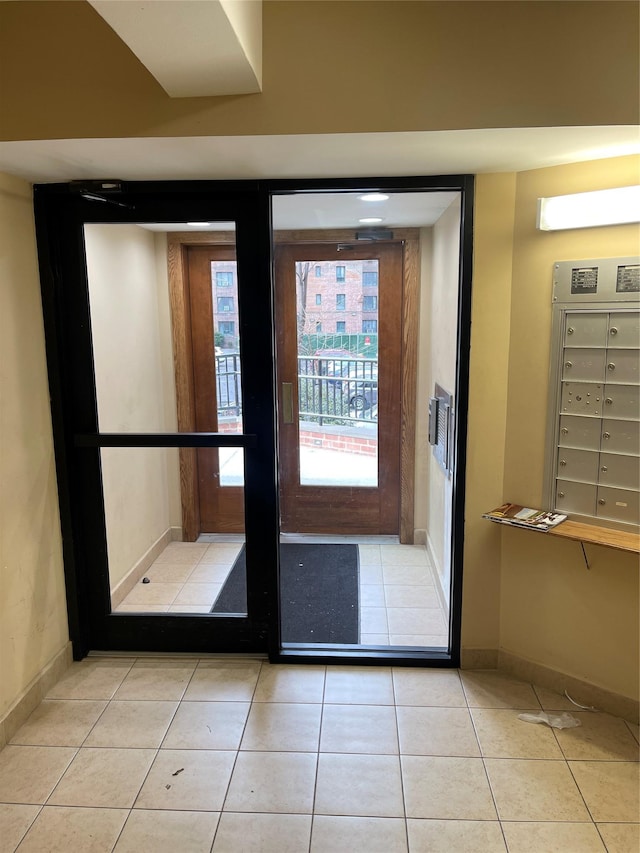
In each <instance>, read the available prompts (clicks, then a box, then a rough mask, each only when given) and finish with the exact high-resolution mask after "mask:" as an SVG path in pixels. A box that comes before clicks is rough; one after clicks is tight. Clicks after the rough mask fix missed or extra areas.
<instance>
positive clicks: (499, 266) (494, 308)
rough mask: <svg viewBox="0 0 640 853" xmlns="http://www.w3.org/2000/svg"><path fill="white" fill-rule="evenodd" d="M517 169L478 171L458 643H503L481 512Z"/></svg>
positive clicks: (489, 491)
mask: <svg viewBox="0 0 640 853" xmlns="http://www.w3.org/2000/svg"><path fill="white" fill-rule="evenodd" d="M515 192H516V175H514V174H500V175H479V176H478V177H477V180H476V199H475V209H474V259H473V286H472V307H471V319H472V325H471V359H470V366H469V416H468V437H467V483H466V503H465V542H464V579H463V599H462V647H463V649H498V647H499V645H500V565H501V540H500V535H499V533H498V532H497V531H496V530H495V529H494V526H493V525H491V524H490V523H489V522H488V521H483V520H482V519H481V515H482V513H483V512H486V510H487V508H491V507H493V506H497V505H498V504H500V503H502V500H503V494H504V482H503V481H504V453H505V450H504V443H505V435H506V416H507V380H508V375H509V341H510V326H509V322H510V312H511V273H512V244H513V226H514V206H515Z"/></svg>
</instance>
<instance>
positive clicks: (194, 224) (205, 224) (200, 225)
mask: <svg viewBox="0 0 640 853" xmlns="http://www.w3.org/2000/svg"><path fill="white" fill-rule="evenodd" d="M187 225H188V226H189V228H207V227H208V226H209V225H211V223H210V222H187Z"/></svg>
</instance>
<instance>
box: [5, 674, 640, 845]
mask: <svg viewBox="0 0 640 853" xmlns="http://www.w3.org/2000/svg"><path fill="white" fill-rule="evenodd" d="M567 704H568V703H567V700H566V699H564V697H561V696H555V695H554V694H552V693H550V692H549V691H546V690H537V689H535V688H534V687H532V686H531V685H529V684H524V683H521V682H516V681H513V680H511V679H509V678H507V677H505V676H503V675H500V674H498V673H495V672H462V673H458V672H457V671H455V670H447V671H445V670H433V669H403V668H389V667H380V668H375V669H374V668H370V667H332V666H327V667H324V666H308V667H301V666H279V665H270V664H268V663H266V662H261V661H259V660H248V659H224V660H221V659H213V658H209V659H202V660H196V659H190V658H178V659H170V658H165V659H163V658H137V659H128V658H87V659H86V660H84V661H82V662H80V663H75V664H73V665H72V667H71V668H70V669H69V670H68V672H67V673H66V674H65V676H64V677H63V678H62V680H61V681H60V682H59V683H58V684H57V685H56V687H55V688H54V689H53V690H52V691H51V692H50V693H49V695H48V697H47V698H46V699H45V700H44V701H43V702H42V704H41V705H40V706H39V707H38V709H37V710H36V711H34V713H33V714H32V715H31V717H30V718H29V720H28V721H27V722H26V723H25V724H24V726H23V727H22V728H21V729H20V730H19V731H18V733H17V734H16V735H15V737H14V738H13V739H12V741H11V742H10V744H9V745H8V746H6V747H5V749H4V750H3V751H2V752H0V851H2V853H11V851H15V850H18V851H19V853H30V851H31V853H43V851H51V853H56V851H62V853H68V851H78V853H85V851H88V853H110V851H116V853H125V851H132V853H146V851H150V852H151V851H152V853H165V851H166V853H169V851H171V853H176V851H179V853H211V851H213V853H222V851H225V853H244V851H262V853H341V851H348V853H376V851H379V853H407V851H410V852H411V853H422V852H423V851H436V853H438V851H440V852H441V853H499V851H501V852H502V853H505V851H510V853H531V851H534V853H554V851H558V853H592V851H593V853H595V851H605V850H608V851H609V853H637V851H638V849H639V845H640V835H639V831H638V822H637V821H638V815H639V811H638V810H639V802H638V763H637V759H638V740H637V739H638V727H637V726H633V725H631V724H628V723H626V722H624V721H623V720H621V719H618V718H615V717H611V716H608V715H606V714H593V713H589V712H576V710H575V708H573V706H571V710H572V713H575V716H579V717H580V719H581V721H582V726H581V727H580V728H576V729H569V730H564V731H556V730H554V729H550V728H547V727H546V726H542V725H532V724H529V723H525V722H522V721H520V720H518V719H517V715H518V713H520V712H521V710H522V709H529V710H532V711H536V710H537V711H539V710H540V708H541V707H543V708H544V709H545V710H549V711H552V710H558V711H563V710H566V706H567Z"/></svg>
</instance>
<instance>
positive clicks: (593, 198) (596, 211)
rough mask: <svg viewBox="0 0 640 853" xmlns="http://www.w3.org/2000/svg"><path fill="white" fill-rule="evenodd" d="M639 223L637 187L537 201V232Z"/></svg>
mask: <svg viewBox="0 0 640 853" xmlns="http://www.w3.org/2000/svg"><path fill="white" fill-rule="evenodd" d="M628 222H640V186H634V187H617V188H616V189H611V190H597V191H595V192H589V193H574V194H573V195H557V196H553V197H552V198H539V199H538V224H537V227H538V228H539V229H540V231H561V230H564V229H566V228H595V227H597V226H599V225H623V224H625V223H628Z"/></svg>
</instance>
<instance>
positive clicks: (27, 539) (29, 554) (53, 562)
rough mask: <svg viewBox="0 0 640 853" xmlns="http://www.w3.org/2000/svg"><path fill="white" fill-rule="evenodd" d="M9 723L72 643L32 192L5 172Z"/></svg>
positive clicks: (0, 439) (0, 636)
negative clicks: (14, 707) (17, 703)
mask: <svg viewBox="0 0 640 853" xmlns="http://www.w3.org/2000/svg"><path fill="white" fill-rule="evenodd" d="M0 590H1V593H2V594H1V595H0V718H2V716H3V714H4V713H5V712H6V711H7V709H8V708H9V707H10V706H11V704H12V703H13V702H14V700H15V699H16V698H17V697H18V696H20V694H21V693H22V692H23V691H24V690H25V689H26V688H27V686H28V685H29V683H30V682H31V681H32V680H33V679H34V678H35V677H36V676H37V675H38V673H39V672H40V670H42V669H43V668H44V667H45V666H46V665H47V664H48V663H49V662H50V661H52V660H53V658H54V657H55V656H56V655H58V653H59V652H61V651H62V649H64V647H65V645H66V644H67V642H68V638H69V634H68V629H67V611H66V600H65V590H64V575H63V567H62V545H61V537H60V522H59V516H58V493H57V486H56V473H55V465H54V457H53V442H52V435H51V415H50V410H49V389H48V384H47V372H46V363H45V352H44V330H43V324H42V306H41V301H40V284H39V280H38V266H37V261H36V248H35V234H34V225H33V210H32V202H31V187H30V186H29V185H28V184H26V183H24V182H23V181H20V180H18V179H16V178H14V177H11V176H9V175H4V174H0Z"/></svg>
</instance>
